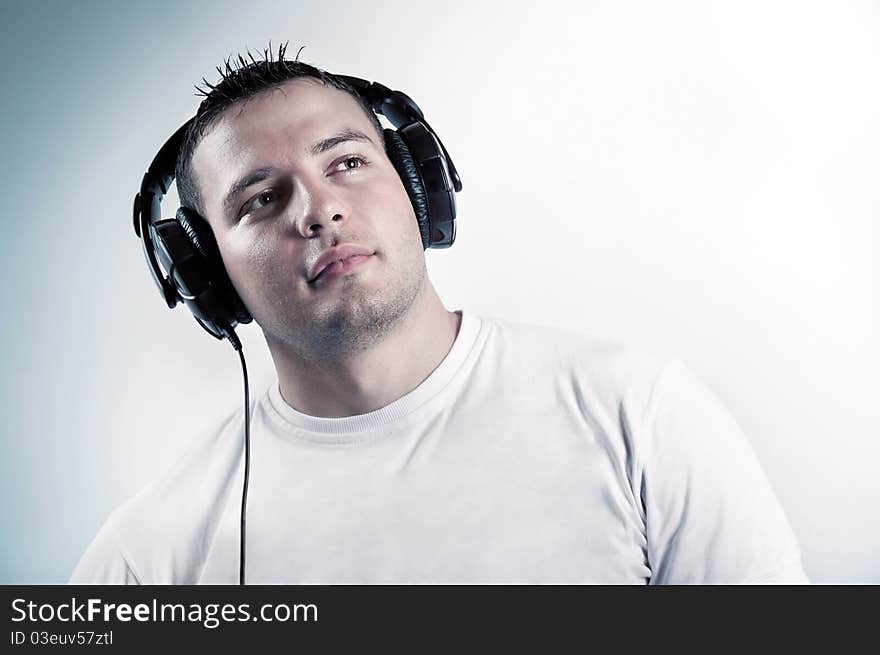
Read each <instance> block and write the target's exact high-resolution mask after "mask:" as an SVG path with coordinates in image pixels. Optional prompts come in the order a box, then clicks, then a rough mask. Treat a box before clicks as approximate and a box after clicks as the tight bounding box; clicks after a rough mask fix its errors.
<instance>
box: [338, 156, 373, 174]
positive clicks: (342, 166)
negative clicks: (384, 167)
mask: <svg viewBox="0 0 880 655" xmlns="http://www.w3.org/2000/svg"><path fill="white" fill-rule="evenodd" d="M367 164H369V162H368V161H367V160H366V159H364V158H363V157H361V156H360V155H352V156H351V157H346V158H345V159H343V160H342V161H340V162H339V163H338V164H336V165H335V166H334V167H333V170H334V171H337V172H339V173H347V172H348V171H353V170H355V169H358V168H363V167H364V166H366V165H367Z"/></svg>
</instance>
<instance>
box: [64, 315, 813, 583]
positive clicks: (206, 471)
mask: <svg viewBox="0 0 880 655" xmlns="http://www.w3.org/2000/svg"><path fill="white" fill-rule="evenodd" d="M243 435H244V415H243V412H242V411H241V410H239V411H238V412H236V413H235V414H233V415H232V416H230V417H229V418H228V419H227V420H226V421H224V422H223V423H222V424H221V425H219V426H215V427H213V429H211V430H209V431H207V432H206V433H205V434H204V435H202V436H201V437H200V438H199V439H197V440H196V441H195V442H194V443H193V445H192V447H191V448H190V450H189V451H188V453H187V454H186V455H185V456H184V457H182V458H181V459H180V460H179V461H178V462H177V464H176V465H175V466H174V467H173V468H172V469H171V470H170V471H169V472H168V473H166V474H165V475H164V476H162V477H161V478H160V479H158V480H157V481H155V482H154V483H152V484H150V485H149V486H148V487H147V488H146V489H144V490H143V491H142V492H141V493H140V494H138V495H137V496H135V497H134V498H132V499H131V500H129V501H128V502H126V503H125V504H124V505H122V506H121V507H120V508H118V509H116V510H115V511H114V512H112V513H111V515H110V516H109V518H108V519H107V521H106V523H105V524H104V526H103V528H102V529H101V530H100V532H99V533H98V535H97V536H96V537H95V540H94V541H93V543H92V544H91V546H90V547H89V549H88V550H87V551H86V553H85V554H84V555H83V557H82V559H81V560H80V562H79V564H78V566H77V567H76V570H75V571H74V573H73V576H72V578H71V582H72V583H101V584H114V583H158V584H162V583H173V584H194V583H212V584H235V583H236V582H237V580H238V563H239V511H240V502H241V486H242V479H243V471H244V469H243V466H244V457H243V453H244V446H243V438H244V437H243ZM246 563H247V581H248V583H251V584H260V583H274V584H310V583H316V584H321V583H326V584H347V583H362V584H372V583H376V584H395V583H608V584H618V583H620V584H630V583H633V584H646V583H649V584H661V583H805V582H807V578H806V576H805V575H804V572H803V569H802V567H801V562H800V552H799V548H798V545H797V541H796V539H795V537H794V534H793V532H792V530H791V528H790V526H789V524H788V522H787V520H786V517H785V515H784V512H783V510H782V508H781V506H780V504H779V502H778V501H777V499H776V497H775V496H774V493H773V491H772V489H771V487H770V485H769V483H768V481H767V478H766V476H765V475H764V473H763V472H762V470H761V467H760V465H759V463H758V461H757V460H756V458H755V455H754V453H753V451H752V449H751V448H750V446H749V444H748V441H747V440H746V438H745V436H744V435H743V434H742V432H741V430H740V429H739V427H738V426H737V424H736V422H735V421H734V419H733V418H732V417H731V415H730V414H729V413H728V412H727V411H726V410H725V408H724V407H723V406H722V405H721V404H720V402H719V401H718V399H717V398H716V397H715V396H714V395H713V394H712V393H711V392H710V391H709V390H708V389H707V388H706V387H705V386H704V385H702V384H701V383H700V382H699V380H698V379H697V378H696V377H695V376H694V375H693V373H691V372H690V370H689V369H688V368H686V367H685V366H684V365H683V364H682V363H681V362H680V361H679V360H677V359H671V360H668V361H667V360H663V359H661V358H658V357H656V356H653V355H651V354H648V353H644V352H640V351H637V350H634V349H631V348H625V347H622V346H619V345H615V344H611V343H607V342H604V341H597V340H595V339H590V338H585V337H582V336H578V335H574V334H570V333H568V332H565V331H562V330H558V329H549V328H536V327H531V326H524V325H518V324H513V323H508V322H504V321H497V320H488V319H481V318H479V317H477V316H475V315H473V314H470V313H467V312H463V313H462V322H461V328H460V330H459V334H458V336H457V338H456V340H455V343H454V344H453V347H452V349H451V350H450V352H449V354H448V355H447V356H446V358H445V359H444V360H443V362H442V363H441V364H440V366H438V367H437V369H436V370H435V371H434V372H433V373H432V374H431V375H430V376H429V377H428V378H427V379H426V380H425V381H424V382H422V384H420V385H419V386H418V387H416V388H415V389H414V390H413V391H411V392H410V393H408V394H406V395H405V396H403V397H402V398H400V399H398V400H396V401H395V402H393V403H391V404H389V405H387V406H385V407H383V408H381V409H378V410H376V411H374V412H370V413H368V414H362V415H358V416H351V417H345V418H318V417H313V416H307V415H305V414H302V413H300V412H298V411H296V410H295V409H293V408H292V407H290V406H289V405H288V404H287V403H286V402H285V401H284V399H283V398H282V397H281V395H280V393H279V390H278V385H277V382H276V383H275V384H273V385H272V386H271V387H270V388H269V389H268V391H267V392H266V393H264V394H263V395H262V396H261V397H260V398H257V399H255V400H254V402H253V403H252V414H251V471H250V489H249V494H248V502H247V557H246Z"/></svg>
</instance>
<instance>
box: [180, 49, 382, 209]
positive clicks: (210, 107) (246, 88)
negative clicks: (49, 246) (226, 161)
mask: <svg viewBox="0 0 880 655" xmlns="http://www.w3.org/2000/svg"><path fill="white" fill-rule="evenodd" d="M286 50H287V44H282V45H280V46H278V57H277V59H275V58H274V54H275V53H274V52H273V51H272V50H271V45H270V46H269V48H267V49H266V50H264V51H263V53H262V59H255V58H254V56H253V55H252V54H251V53H250V51H249V50H248V52H247V56H248V58H249V59H250V61H247V60H245V58H244V57H243V56H241V55H238V58H237V60H236V59H235V58H233V57H228V58H227V59H226V61H225V62H224V63H225V65H224V67H223V68H221V67H220V66H218V67H217V72H218V73H220V81H219V82H217V84H211V83H210V82H208V81H207V80H206V79H205V78H204V77H203V78H202V82H203V83H204V84H205V85H206V87H205V88H204V89H202V88H200V87H199V86H198V85H196V91H197V92H198V93H197V95H202V96H204V97H205V99H204V100H202V102H201V104H199V108H198V110H197V111H196V116H195V119H194V120H193V122H192V123H191V124H190V127H189V129H188V130H187V132H186V135H185V136H184V139H183V144H182V145H181V148H180V154H179V155H178V156H177V166H176V170H175V173H174V176H175V179H176V181H177V194H178V196H179V198H180V204H181V205H182V206H184V207H188V208H189V209H193V210H195V211H196V212H198V213H199V214H200V215H201V216H204V215H205V214H204V202H203V198H202V196H201V192H200V191H199V188H198V185H197V184H196V182H195V180H194V179H193V172H192V157H193V153H194V152H195V150H196V147H197V146H198V145H199V143H201V141H202V139H203V138H204V137H205V135H206V134H207V133H208V131H209V130H210V129H211V128H212V127H213V126H214V125H215V123H216V122H217V121H218V120H219V118H220V116H221V115H222V114H223V112H225V111H226V110H227V109H229V108H230V107H232V106H234V105H236V104H239V103H243V102H245V101H247V100H248V99H250V98H253V97H254V96H256V95H258V94H260V93H262V92H264V91H268V90H270V89H275V88H278V87H280V86H282V85H283V84H284V83H286V82H289V81H290V80H295V79H297V78H301V77H310V78H313V79H316V80H318V81H320V82H321V83H322V84H324V85H325V86H327V85H329V86H332V87H334V88H337V89H339V90H341V91H345V92H346V93H348V94H349V95H351V96H352V97H353V98H354V99H355V100H356V101H357V103H358V105H359V106H360V107H361V108H362V109H363V110H364V113H366V114H367V116H369V118H370V122H371V123H372V124H373V126H374V127H375V128H376V133H377V134H378V135H379V143H383V141H384V139H383V136H382V125H381V124H380V123H379V119H378V118H377V117H376V114H374V113H373V110H372V109H371V108H370V106H369V105H368V104H367V103H366V102H365V101H364V100H363V98H361V96H360V95H359V94H358V92H357V91H355V90H354V89H353V88H352V87H351V86H349V85H348V84H346V83H345V82H343V81H342V80H340V79H338V78H336V77H335V76H334V75H332V74H330V73H327V72H326V71H323V70H321V69H319V68H316V67H314V66H310V65H309V64H306V63H303V62H301V61H299V52H297V54H296V59H294V60H293V61H289V60H286V59H284V54H285V52H286ZM301 51H302V48H300V52H301Z"/></svg>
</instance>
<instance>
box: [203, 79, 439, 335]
mask: <svg viewBox="0 0 880 655" xmlns="http://www.w3.org/2000/svg"><path fill="white" fill-rule="evenodd" d="M352 135H355V136H354V138H352ZM328 139H332V141H327V140H328ZM192 170H193V175H194V178H195V182H196V184H198V186H199V188H200V190H201V195H202V198H203V205H204V206H203V210H204V212H205V214H206V216H205V218H206V219H207V220H208V222H209V223H210V225H211V227H212V229H213V231H214V235H215V237H216V239H217V244H218V246H219V247H220V252H221V254H222V256H223V261H224V264H225V265H226V270H227V271H228V273H229V277H230V278H231V280H232V283H233V284H234V285H235V288H236V290H237V291H238V292H239V295H240V296H241V298H242V300H243V301H244V303H245V305H246V306H247V308H248V310H249V311H250V313H251V314H252V315H253V317H254V319H255V320H256V321H257V323H258V324H259V325H260V326H261V327H262V328H263V331H264V333H265V334H266V337H267V339H268V340H269V342H270V346H271V345H272V344H273V342H275V343H283V344H287V345H288V346H291V347H293V349H294V350H297V351H301V352H306V351H308V352H315V350H316V348H317V349H318V350H320V349H321V347H322V346H326V347H331V346H332V347H335V348H337V349H338V348H343V349H345V348H355V349H357V348H358V347H359V346H363V345H364V344H365V343H367V342H368V341H370V340H371V338H372V337H375V335H377V334H380V333H382V331H383V328H384V329H387V327H388V326H391V325H393V324H394V322H395V321H396V320H397V319H399V318H401V317H402V316H403V315H404V314H405V313H406V312H407V310H408V309H409V308H410V307H411V306H412V304H413V302H414V301H415V299H416V298H417V297H418V295H419V293H420V291H421V290H422V288H423V283H424V280H425V276H426V272H425V260H424V252H423V250H422V245H421V236H420V233H419V229H418V224H417V222H416V218H415V215H414V212H413V208H412V205H411V204H410V201H409V197H408V196H407V194H406V191H405V189H404V187H403V183H402V182H401V180H400V178H399V177H398V175H397V172H396V171H395V170H394V167H393V166H392V164H391V162H390V161H389V159H388V157H387V155H386V154H385V149H384V146H383V143H382V141H381V140H380V138H379V137H378V135H377V134H376V129H375V127H374V126H373V124H372V123H371V122H370V120H369V119H368V118H367V116H366V114H365V113H364V110H363V109H361V108H360V107H359V106H358V104H357V103H356V101H355V100H354V98H352V97H351V96H350V95H348V94H347V93H345V92H343V91H340V90H339V89H335V88H333V87H329V86H324V85H323V84H321V83H320V82H319V81H317V80H313V79H311V78H305V79H297V80H294V81H291V82H288V83H286V84H285V85H284V86H283V87H281V88H279V89H276V90H273V91H269V92H265V93H262V94H260V95H258V96H256V97H255V98H252V99H251V100H249V101H248V102H246V103H244V104H243V105H242V104H240V105H236V106H234V107H232V108H231V109H229V110H227V111H226V112H225V114H223V115H222V116H221V118H220V120H219V121H218V123H217V124H216V126H215V127H214V128H213V129H212V130H211V131H210V132H208V134H207V135H206V136H205V137H204V139H203V140H202V142H201V143H200V144H199V145H198V147H197V148H196V150H195V153H194V155H193V161H192ZM331 249H334V250H331ZM332 253H339V254H340V256H342V255H346V254H348V255H351V254H352V253H354V254H356V255H357V256H354V257H349V258H348V259H345V260H341V261H338V262H337V263H335V264H332V265H330V266H328V267H326V268H324V269H323V273H321V274H320V275H318V276H317V277H315V274H316V273H317V272H318V270H319V269H320V264H321V263H322V262H319V257H321V256H322V255H323V256H324V257H323V260H326V258H327V254H332ZM331 259H332V258H331ZM323 263H326V261H323Z"/></svg>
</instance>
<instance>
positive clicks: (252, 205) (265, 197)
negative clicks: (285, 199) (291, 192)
mask: <svg viewBox="0 0 880 655" xmlns="http://www.w3.org/2000/svg"><path fill="white" fill-rule="evenodd" d="M275 195H276V194H275V192H274V191H273V190H272V189H266V190H265V191H261V192H260V193H258V194H257V195H255V196H254V197H253V198H252V199H251V201H250V202H248V203H247V204H246V205H245V206H244V207H243V208H242V212H241V215H242V216H244V215H246V214H249V213H251V212H252V211H255V210H259V209H262V208H263V207H265V206H266V205H268V204H269V203H270V202H272V201H273V200H275Z"/></svg>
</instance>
